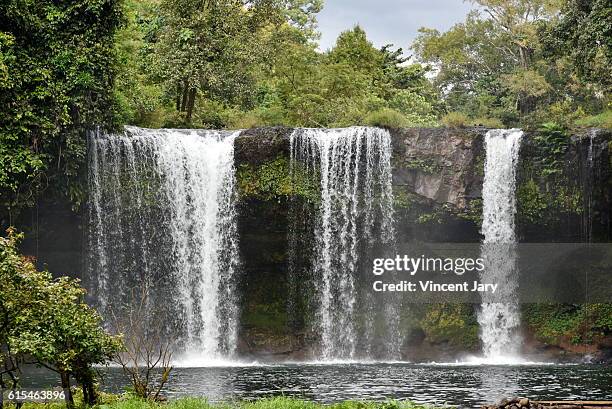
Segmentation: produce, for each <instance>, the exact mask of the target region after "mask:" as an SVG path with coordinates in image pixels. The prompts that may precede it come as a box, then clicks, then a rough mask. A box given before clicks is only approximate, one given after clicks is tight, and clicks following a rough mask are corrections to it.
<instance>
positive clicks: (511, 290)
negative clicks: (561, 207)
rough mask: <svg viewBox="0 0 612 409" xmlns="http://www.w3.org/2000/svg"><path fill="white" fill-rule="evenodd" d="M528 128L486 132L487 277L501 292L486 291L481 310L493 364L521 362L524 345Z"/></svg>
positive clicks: (485, 343) (486, 349)
mask: <svg viewBox="0 0 612 409" xmlns="http://www.w3.org/2000/svg"><path fill="white" fill-rule="evenodd" d="M522 136H523V132H522V131H521V130H518V129H509V130H502V129H496V130H491V131H489V132H487V134H486V136H485V145H486V162H485V173H484V183H483V190H482V200H483V217H482V234H483V235H484V241H483V244H482V256H483V259H484V263H485V269H484V271H483V273H482V275H481V281H482V282H485V283H498V284H499V285H498V291H497V292H496V294H495V295H491V294H489V293H483V296H482V305H481V308H480V311H479V313H478V323H479V324H480V339H481V342H482V345H483V352H484V356H485V359H486V360H487V361H488V362H491V363H493V362H506V361H515V360H516V357H517V356H518V354H519V351H520V347H521V342H522V339H521V336H520V334H519V333H518V331H517V330H518V327H519V325H520V312H519V304H518V302H517V298H516V289H517V285H518V283H517V277H516V237H515V231H514V216H515V213H516V199H515V188H516V166H517V162H518V156H519V148H520V142H521V137H522Z"/></svg>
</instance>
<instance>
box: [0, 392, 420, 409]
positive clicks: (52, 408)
mask: <svg viewBox="0 0 612 409" xmlns="http://www.w3.org/2000/svg"><path fill="white" fill-rule="evenodd" d="M5 407H8V408H9V409H13V408H14V406H13V405H8V406H5ZM65 407H66V405H65V404H64V403H63V402H61V403H60V402H57V403H26V404H24V405H23V406H22V408H21V409H64V408H65ZM84 407H85V406H83V405H82V404H81V403H80V402H78V401H77V402H76V408H77V409H79V408H84ZM98 407H99V408H100V409H323V408H325V409H427V408H429V409H431V408H432V406H424V405H418V404H415V403H413V402H409V401H392V400H389V401H385V402H361V401H346V402H342V403H335V404H331V405H324V404H320V403H315V402H309V401H305V400H300V399H292V398H285V397H276V398H266V399H258V400H256V401H249V402H247V401H244V402H228V403H208V402H207V400H206V399H204V398H181V399H177V400H172V401H170V402H167V403H166V402H161V403H158V402H151V401H144V400H141V399H136V398H131V397H128V398H123V397H117V396H114V395H104V396H103V399H102V400H101V402H100V404H99V405H98Z"/></svg>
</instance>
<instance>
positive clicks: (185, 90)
mask: <svg viewBox="0 0 612 409" xmlns="http://www.w3.org/2000/svg"><path fill="white" fill-rule="evenodd" d="M188 94H189V82H187V80H185V81H183V100H182V102H181V109H180V110H179V111H180V112H185V111H186V110H187V96H188Z"/></svg>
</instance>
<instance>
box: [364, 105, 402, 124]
mask: <svg viewBox="0 0 612 409" xmlns="http://www.w3.org/2000/svg"><path fill="white" fill-rule="evenodd" d="M365 123H366V125H370V126H379V127H381V128H402V127H406V126H408V120H407V119H406V117H405V116H404V115H402V114H401V113H400V112H398V111H396V110H394V109H391V108H382V109H380V110H378V111H374V112H372V113H370V114H368V116H366V118H365Z"/></svg>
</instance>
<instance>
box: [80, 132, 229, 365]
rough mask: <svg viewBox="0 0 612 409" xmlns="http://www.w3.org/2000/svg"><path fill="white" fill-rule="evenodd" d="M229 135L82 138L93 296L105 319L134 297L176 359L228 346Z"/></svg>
mask: <svg viewBox="0 0 612 409" xmlns="http://www.w3.org/2000/svg"><path fill="white" fill-rule="evenodd" d="M236 135H237V133H231V132H220V131H207V130H168V129H160V130H150V129H141V128H136V127H126V128H125V132H124V133H122V134H99V133H98V134H92V135H91V136H90V139H89V188H90V206H89V208H90V211H89V252H88V253H89V259H88V277H90V280H91V283H89V288H90V294H91V296H92V298H93V302H94V303H95V304H96V305H97V306H98V308H99V310H100V312H101V313H102V314H103V316H104V317H106V318H108V317H111V316H114V315H118V314H119V315H121V313H126V311H125V308H128V309H129V308H131V307H133V306H134V305H135V304H136V303H138V302H144V303H145V308H144V310H145V311H146V317H144V318H145V319H146V320H147V322H148V325H147V327H149V328H151V329H152V330H157V331H159V332H161V333H162V334H163V335H164V336H165V337H167V339H172V340H176V345H174V347H173V350H174V351H175V353H177V354H178V355H177V356H179V357H180V356H184V357H185V356H194V357H199V358H200V359H201V358H204V359H208V360H215V359H221V358H223V357H224V356H229V355H231V354H232V352H233V351H234V348H235V345H236V327H237V325H236V324H237V314H238V309H237V303H236V299H235V296H234V282H233V278H234V275H235V273H236V270H237V268H238V264H239V261H238V247H237V226H236V214H235V194H236V192H235V169H234V138H235V137H236ZM128 313H129V312H128Z"/></svg>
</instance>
